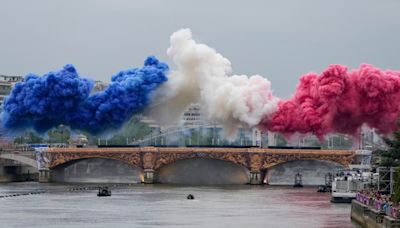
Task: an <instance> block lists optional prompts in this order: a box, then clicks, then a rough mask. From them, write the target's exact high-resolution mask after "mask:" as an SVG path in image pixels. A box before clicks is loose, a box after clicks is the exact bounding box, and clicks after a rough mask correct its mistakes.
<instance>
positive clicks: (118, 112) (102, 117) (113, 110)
mask: <svg viewBox="0 0 400 228" xmlns="http://www.w3.org/2000/svg"><path fill="white" fill-rule="evenodd" d="M167 71H168V66H167V65H166V64H164V63H161V62H159V61H158V60H157V59H156V58H155V57H152V56H151V57H148V58H147V59H146V61H145V63H144V67H142V68H134V69H130V70H127V71H121V72H119V73H118V74H116V75H114V76H113V77H112V81H111V84H110V86H109V87H107V89H106V90H105V91H101V92H97V93H94V94H92V95H90V96H89V94H90V91H91V89H92V87H93V82H92V81H90V80H87V79H84V78H81V77H80V76H79V75H78V73H77V71H76V69H75V68H74V67H73V66H72V65H66V66H65V67H64V68H63V69H62V70H60V71H57V72H50V73H48V74H45V75H43V76H42V77H39V76H37V75H34V74H29V75H27V76H26V78H25V81H24V82H20V83H17V84H16V85H15V87H14V89H13V90H12V92H11V94H10V95H9V96H8V97H7V98H6V100H5V103H4V112H3V114H2V123H3V126H4V127H5V128H6V129H11V130H19V129H25V128H33V129H34V130H36V131H37V132H45V131H47V130H49V129H51V128H53V127H56V126H58V125H60V124H65V125H68V126H70V127H71V128H72V129H81V130H85V131H88V132H90V133H93V134H98V133H101V132H104V131H107V130H112V129H118V128H120V127H121V126H122V125H123V123H124V122H126V121H127V120H129V119H130V117H131V116H132V115H133V114H135V113H137V112H138V111H141V110H143V108H144V107H146V106H147V105H148V104H149V102H150V100H149V94H150V92H151V91H153V90H154V89H156V88H157V87H158V86H159V85H160V84H161V83H163V82H165V81H167V77H166V76H165V74H166V73H167Z"/></svg>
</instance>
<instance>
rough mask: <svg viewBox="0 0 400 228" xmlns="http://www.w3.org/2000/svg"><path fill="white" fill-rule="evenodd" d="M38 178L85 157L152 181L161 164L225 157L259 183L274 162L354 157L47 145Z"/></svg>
mask: <svg viewBox="0 0 400 228" xmlns="http://www.w3.org/2000/svg"><path fill="white" fill-rule="evenodd" d="M40 153H41V154H40V156H37V158H38V159H39V164H40V167H39V170H40V172H39V180H40V181H43V182H46V181H48V180H49V178H50V171H51V170H52V169H54V168H56V167H57V166H59V165H62V164H65V163H67V162H71V161H75V160H79V159H85V158H107V159H115V160H119V161H123V162H125V163H128V164H130V165H132V166H136V167H139V168H141V169H143V171H144V180H143V182H144V183H153V182H154V176H155V174H156V172H157V170H159V169H160V168H161V167H163V166H165V165H168V164H171V163H173V162H175V161H178V160H184V159H192V158H211V159H219V160H224V161H229V162H232V163H235V164H238V165H241V166H243V167H245V168H247V169H248V170H249V171H250V184H262V181H263V178H264V177H263V175H264V174H265V172H266V171H267V170H268V169H269V168H271V167H273V166H275V165H278V164H281V163H285V162H288V161H297V160H319V161H329V162H333V163H337V164H340V165H342V166H344V167H348V165H349V164H351V162H352V161H353V158H354V157H355V151H351V150H310V149H270V148H215V147H209V148H199V147H197V148H195V147H127V148H48V149H44V150H42V151H41V152H40Z"/></svg>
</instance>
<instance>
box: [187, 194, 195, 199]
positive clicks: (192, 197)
mask: <svg viewBox="0 0 400 228" xmlns="http://www.w3.org/2000/svg"><path fill="white" fill-rule="evenodd" d="M186 199H188V200H193V199H194V195H192V194H189V195H188V196H187V197H186Z"/></svg>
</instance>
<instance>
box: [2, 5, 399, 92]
mask: <svg viewBox="0 0 400 228" xmlns="http://www.w3.org/2000/svg"><path fill="white" fill-rule="evenodd" d="M179 28H191V29H192V32H193V34H194V37H195V39H196V40H197V41H200V42H204V43H206V44H208V45H209V46H211V47H214V48H216V49H217V51H218V52H220V53H222V54H223V55H224V56H225V57H227V58H228V59H230V60H231V62H232V66H233V70H234V73H235V74H261V75H263V76H264V77H267V78H268V79H269V80H270V81H271V82H272V87H273V89H274V93H275V94H276V95H278V96H281V97H289V96H290V95H291V94H292V93H293V92H294V90H295V87H296V84H297V82H298V78H299V76H300V75H301V74H304V73H307V72H309V71H316V72H320V71H321V70H323V69H324V68H325V67H326V66H327V65H328V64H330V63H341V64H345V65H347V66H349V67H351V68H354V67H358V66H359V64H361V63H371V64H373V65H375V66H378V67H381V68H384V69H397V70H400V1H399V0H335V1H329V0H301V1H299V0H291V1H289V0H279V1H278V0H277V1H267V0H260V1H250V0H249V1H232V0H223V1H216V0H201V1H188V0H164V1H162V0H143V1H139V0H97V1H96V0H65V1H59V0H24V1H22V0H0V74H10V75H15V74H17V75H25V74H26V73H29V72H33V73H39V74H43V73H46V72H48V71H51V70H57V69H60V68H61V67H62V66H63V65H65V64H67V63H72V64H74V65H75V66H76V67H77V69H78V71H79V72H80V73H81V75H84V76H87V77H90V78H93V79H100V80H103V81H109V80H110V76H111V75H112V74H114V73H116V72H117V71H119V70H122V69H127V68H130V67H137V66H141V65H142V63H143V60H144V59H145V58H146V57H147V56H148V55H150V54H154V55H156V56H157V57H158V58H160V59H161V60H163V61H166V62H168V63H169V64H170V60H169V59H167V56H166V54H165V52H166V49H167V47H168V45H169V36H170V34H171V33H172V32H174V31H176V30H178V29H179ZM170 66H171V68H174V66H172V65H170Z"/></svg>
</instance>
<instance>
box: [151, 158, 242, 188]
mask: <svg viewBox="0 0 400 228" xmlns="http://www.w3.org/2000/svg"><path fill="white" fill-rule="evenodd" d="M155 174H156V175H155V182H158V183H167V184H195V185H198V184H201V185H224V184H247V183H249V181H250V171H249V170H248V168H247V167H245V166H243V165H241V164H237V163H235V162H233V161H230V160H225V159H217V158H210V157H191V158H185V159H177V160H174V161H172V162H170V163H168V164H164V165H162V166H160V167H158V169H157V170H156V172H155Z"/></svg>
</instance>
